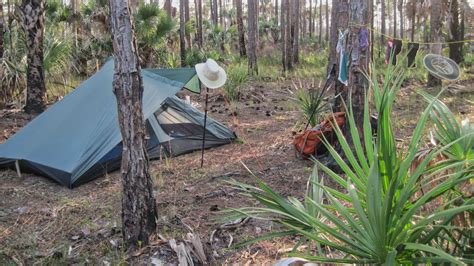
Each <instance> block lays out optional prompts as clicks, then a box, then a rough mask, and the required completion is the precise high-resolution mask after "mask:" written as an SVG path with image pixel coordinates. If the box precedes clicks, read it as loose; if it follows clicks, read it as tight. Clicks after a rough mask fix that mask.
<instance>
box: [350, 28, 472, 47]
mask: <svg viewBox="0 0 474 266" xmlns="http://www.w3.org/2000/svg"><path fill="white" fill-rule="evenodd" d="M349 26H356V27H361V28H367V29H368V30H370V31H371V32H373V33H376V34H378V35H381V36H385V37H387V38H389V39H393V40H399V41H402V42H403V43H418V44H426V45H430V44H455V43H472V42H474V39H472V40H461V41H450V42H417V41H413V42H412V41H410V40H407V39H401V38H396V37H393V36H390V35H388V34H385V33H382V32H380V31H378V30H377V29H374V28H371V27H367V25H362V24H354V23H352V24H349Z"/></svg>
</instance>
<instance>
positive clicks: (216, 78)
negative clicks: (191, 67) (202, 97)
mask: <svg viewBox="0 0 474 266" xmlns="http://www.w3.org/2000/svg"><path fill="white" fill-rule="evenodd" d="M195 68H196V73H197V75H198V77H199V80H200V81H201V82H202V84H204V85H205V86H206V87H208V88H209V89H217V88H220V87H222V86H224V84H225V82H226V80H227V74H226V73H225V70H224V69H223V68H222V67H220V66H219V65H218V64H217V62H216V61H214V60H212V59H207V61H206V62H205V63H200V64H197V65H196V66H195Z"/></svg>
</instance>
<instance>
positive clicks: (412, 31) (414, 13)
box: [410, 0, 416, 42]
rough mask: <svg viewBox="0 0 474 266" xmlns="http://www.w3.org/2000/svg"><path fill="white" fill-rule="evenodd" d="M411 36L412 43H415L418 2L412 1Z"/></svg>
mask: <svg viewBox="0 0 474 266" xmlns="http://www.w3.org/2000/svg"><path fill="white" fill-rule="evenodd" d="M411 10H412V13H411V32H410V34H411V36H410V41H412V42H414V41H415V18H416V1H415V0H412V1H411Z"/></svg>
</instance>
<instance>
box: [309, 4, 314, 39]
mask: <svg viewBox="0 0 474 266" xmlns="http://www.w3.org/2000/svg"><path fill="white" fill-rule="evenodd" d="M309 37H313V0H309Z"/></svg>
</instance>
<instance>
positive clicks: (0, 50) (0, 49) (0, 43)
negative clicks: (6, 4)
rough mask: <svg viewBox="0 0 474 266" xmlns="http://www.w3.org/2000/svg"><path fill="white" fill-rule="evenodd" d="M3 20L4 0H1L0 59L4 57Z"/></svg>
mask: <svg viewBox="0 0 474 266" xmlns="http://www.w3.org/2000/svg"><path fill="white" fill-rule="evenodd" d="M4 25H5V24H4V20H3V0H0V59H2V58H3V50H4V49H3V35H4V34H5V26H4Z"/></svg>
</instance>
